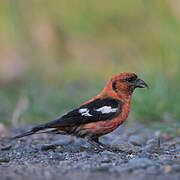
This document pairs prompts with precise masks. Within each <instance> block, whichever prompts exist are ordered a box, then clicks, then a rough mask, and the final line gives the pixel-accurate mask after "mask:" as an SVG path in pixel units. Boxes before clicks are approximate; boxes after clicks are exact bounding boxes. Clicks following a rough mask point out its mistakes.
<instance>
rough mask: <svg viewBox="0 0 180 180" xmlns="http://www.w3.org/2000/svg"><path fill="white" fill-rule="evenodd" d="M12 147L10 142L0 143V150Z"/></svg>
mask: <svg viewBox="0 0 180 180" xmlns="http://www.w3.org/2000/svg"><path fill="white" fill-rule="evenodd" d="M11 147H12V145H11V144H7V145H0V150H2V151H7V150H10V149H11Z"/></svg>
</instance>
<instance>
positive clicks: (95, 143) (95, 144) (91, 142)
mask: <svg viewBox="0 0 180 180" xmlns="http://www.w3.org/2000/svg"><path fill="white" fill-rule="evenodd" d="M86 139H87V141H88V143H89V144H91V145H92V146H94V147H95V148H96V149H97V150H98V151H103V148H102V146H101V145H100V144H99V143H97V142H96V141H94V139H92V138H86Z"/></svg>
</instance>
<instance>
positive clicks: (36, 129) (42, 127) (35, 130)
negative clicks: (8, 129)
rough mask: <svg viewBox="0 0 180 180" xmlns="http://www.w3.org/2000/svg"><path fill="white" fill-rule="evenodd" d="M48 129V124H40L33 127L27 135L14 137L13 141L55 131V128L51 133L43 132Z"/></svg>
mask: <svg viewBox="0 0 180 180" xmlns="http://www.w3.org/2000/svg"><path fill="white" fill-rule="evenodd" d="M47 128H49V127H48V123H47V124H40V125H38V126H35V127H33V128H32V129H31V130H29V131H27V132H25V133H22V134H20V135H17V136H14V137H12V138H11V139H12V140H13V139H18V138H21V137H25V136H29V135H32V134H35V133H45V132H46V133H48V132H50V131H53V130H55V128H54V129H53V130H52V129H51V130H50V131H43V132H42V130H46V129H47Z"/></svg>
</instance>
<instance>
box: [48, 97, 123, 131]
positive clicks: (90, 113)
mask: <svg viewBox="0 0 180 180" xmlns="http://www.w3.org/2000/svg"><path fill="white" fill-rule="evenodd" d="M121 105H122V102H121V101H118V100H116V99H112V98H105V99H96V100H94V101H91V102H89V103H88V104H84V105H82V106H80V107H79V108H77V109H74V110H72V111H70V112H69V113H67V114H65V115H64V116H62V117H60V118H58V119H57V120H54V121H51V122H49V123H47V126H49V127H51V128H54V127H58V126H59V127H62V126H74V125H81V124H86V123H90V122H96V121H106V120H110V119H112V118H113V117H115V116H117V115H118V114H119V113H120V112H121Z"/></svg>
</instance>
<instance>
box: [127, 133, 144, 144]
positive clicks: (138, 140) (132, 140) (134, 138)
mask: <svg viewBox="0 0 180 180" xmlns="http://www.w3.org/2000/svg"><path fill="white" fill-rule="evenodd" d="M128 142H129V143H131V144H133V145H134V146H142V145H143V144H145V139H144V138H142V137H141V136H135V135H132V136H130V137H129V141H128Z"/></svg>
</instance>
